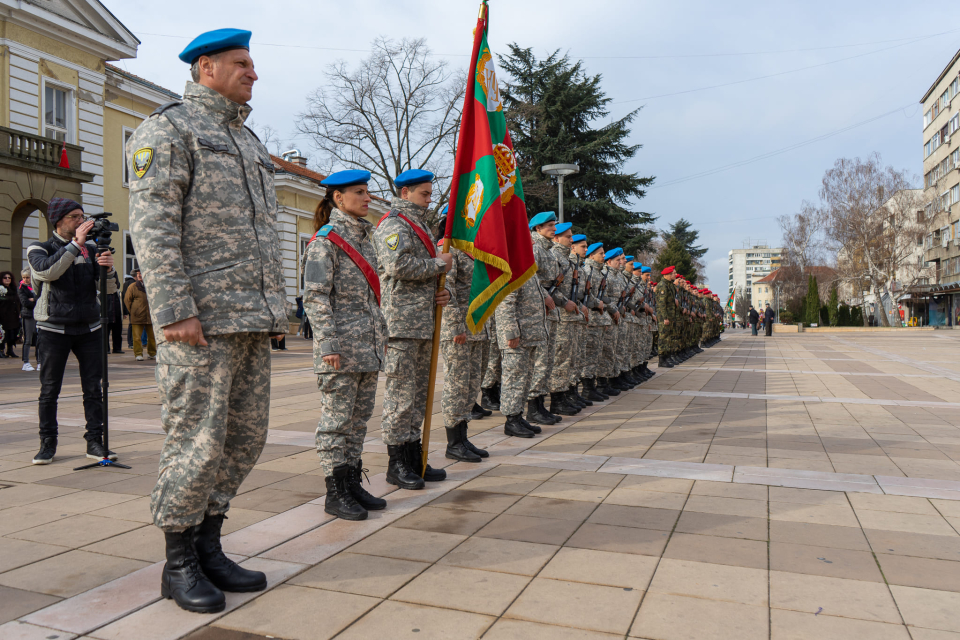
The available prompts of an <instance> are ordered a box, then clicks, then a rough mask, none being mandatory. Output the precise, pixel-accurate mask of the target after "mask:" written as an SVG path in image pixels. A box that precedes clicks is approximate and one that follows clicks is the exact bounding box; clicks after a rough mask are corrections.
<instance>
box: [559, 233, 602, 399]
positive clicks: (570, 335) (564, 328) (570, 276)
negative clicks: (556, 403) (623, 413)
mask: <svg viewBox="0 0 960 640" xmlns="http://www.w3.org/2000/svg"><path fill="white" fill-rule="evenodd" d="M572 226H573V225H572V224H570V223H569V222H563V223H560V224H558V225H557V232H556V235H554V236H553V247H552V251H553V254H554V257H555V258H556V260H557V265H558V266H559V269H560V273H562V274H563V280H562V281H561V282H560V284H559V286H558V287H557V290H558V291H559V292H560V295H561V296H563V297H564V298H565V299H566V302H564V304H563V306H562V307H558V311H559V312H560V323H559V325H558V326H557V340H556V344H555V346H554V350H553V371H551V372H550V380H549V390H550V399H551V405H552V404H553V398H555V397H559V398H560V400H561V401H566V404H567V405H569V406H571V407H574V408H576V409H582V408H584V407H587V406H590V405H592V404H593V402H592V401H588V400H585V399H584V398H582V397H581V396H580V395H579V394H578V393H577V385H576V382H575V381H574V380H575V378H573V375H572V371H573V370H574V368H575V367H576V359H577V358H576V356H577V350H578V348H579V346H578V344H577V337H578V336H579V334H580V323H581V321H583V320H584V310H583V309H581V306H580V302H579V299H580V293H581V291H580V264H579V256H577V255H576V254H574V253H572V252H571V247H572V245H573V232H572V231H571V230H570V228H571V227H572Z"/></svg>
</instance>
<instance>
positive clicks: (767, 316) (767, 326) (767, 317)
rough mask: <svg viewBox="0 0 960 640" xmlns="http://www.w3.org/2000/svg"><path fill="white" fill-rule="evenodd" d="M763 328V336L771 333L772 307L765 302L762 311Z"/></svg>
mask: <svg viewBox="0 0 960 640" xmlns="http://www.w3.org/2000/svg"><path fill="white" fill-rule="evenodd" d="M763 328H764V336H770V335H772V334H773V309H771V308H770V305H769V304H767V308H766V309H765V310H764V312H763Z"/></svg>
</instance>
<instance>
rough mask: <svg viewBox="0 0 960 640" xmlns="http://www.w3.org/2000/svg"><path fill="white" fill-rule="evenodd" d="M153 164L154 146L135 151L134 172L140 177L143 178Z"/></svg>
mask: <svg viewBox="0 0 960 640" xmlns="http://www.w3.org/2000/svg"><path fill="white" fill-rule="evenodd" d="M151 164H153V149H152V148H150V147H143V148H142V149H137V150H136V151H135V152H134V153H133V172H134V173H135V174H136V176H137V177H138V178H142V177H143V176H144V175H145V174H146V173H147V171H149V170H150V165H151Z"/></svg>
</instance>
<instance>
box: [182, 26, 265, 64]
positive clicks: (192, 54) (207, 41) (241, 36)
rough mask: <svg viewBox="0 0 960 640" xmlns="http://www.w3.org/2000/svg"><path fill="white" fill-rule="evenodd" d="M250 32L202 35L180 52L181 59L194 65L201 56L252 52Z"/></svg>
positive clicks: (230, 31)
mask: <svg viewBox="0 0 960 640" xmlns="http://www.w3.org/2000/svg"><path fill="white" fill-rule="evenodd" d="M251 35H253V34H252V33H250V32H249V31H244V30H242V29H217V30H216V31H207V32H206V33H201V34H200V35H199V36H197V37H196V38H194V39H193V42H191V43H190V44H188V45H187V48H186V49H184V50H183V51H182V52H180V59H181V60H183V61H184V62H186V63H187V64H193V63H194V62H196V61H197V58H199V57H200V56H209V55H213V54H214V53H219V52H221V51H227V50H229V49H246V50H247V51H249V50H250V36H251Z"/></svg>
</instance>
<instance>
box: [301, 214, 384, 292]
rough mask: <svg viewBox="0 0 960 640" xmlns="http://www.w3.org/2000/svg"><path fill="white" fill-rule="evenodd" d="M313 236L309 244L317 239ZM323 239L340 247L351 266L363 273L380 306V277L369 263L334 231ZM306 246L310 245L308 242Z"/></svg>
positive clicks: (329, 232) (315, 235)
mask: <svg viewBox="0 0 960 640" xmlns="http://www.w3.org/2000/svg"><path fill="white" fill-rule="evenodd" d="M319 233H320V232H319V231H318V232H317V233H315V234H313V237H312V238H310V242H313V241H314V240H316V239H317V234H319ZM322 237H325V238H326V239H327V240H329V241H330V242H332V243H333V244H335V245H337V246H338V247H340V249H342V250H343V252H344V253H345V254H347V256H348V257H349V258H350V259H351V260H353V264H355V265H357V267H358V268H359V269H360V271H361V272H362V273H363V276H364V277H365V278H366V279H367V284H368V285H370V288H371V289H373V295H375V296H377V306H380V277H379V276H378V275H377V272H376V271H374V270H373V267H371V266H370V263H369V262H367V259H366V258H364V257H363V255H362V254H361V253H360V252H359V251H357V250H356V249H354V248H353V245H351V244H350V243H349V242H347V241H346V240H344V239H343V238H341V237H340V235H339V234H337V232H336V231H333V230H331V231H328V232H327V233H326V235H325V236H322ZM307 244H310V243H309V242H308V243H307Z"/></svg>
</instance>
